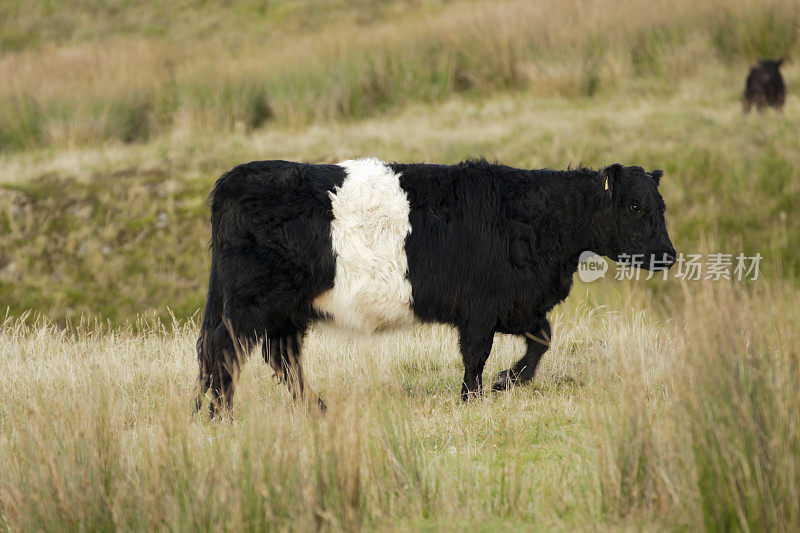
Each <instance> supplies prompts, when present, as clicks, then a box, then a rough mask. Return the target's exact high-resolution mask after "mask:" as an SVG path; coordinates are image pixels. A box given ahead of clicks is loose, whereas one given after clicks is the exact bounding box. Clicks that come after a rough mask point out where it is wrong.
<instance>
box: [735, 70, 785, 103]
mask: <svg viewBox="0 0 800 533" xmlns="http://www.w3.org/2000/svg"><path fill="white" fill-rule="evenodd" d="M782 63H783V59H778V60H774V59H761V60H759V62H758V64H757V65H754V66H753V67H752V68H751V69H750V73H749V74H748V75H747V83H746V84H745V87H744V95H743V97H742V107H743V109H744V112H745V113H747V112H749V111H750V108H751V107H752V106H753V105H755V106H756V109H758V111H759V112H763V111H765V110H766V108H767V107H774V108H776V109H778V110H780V109H782V108H783V103H784V102H785V101H786V84H785V83H784V82H783V75H781V71H780V67H781V64H782Z"/></svg>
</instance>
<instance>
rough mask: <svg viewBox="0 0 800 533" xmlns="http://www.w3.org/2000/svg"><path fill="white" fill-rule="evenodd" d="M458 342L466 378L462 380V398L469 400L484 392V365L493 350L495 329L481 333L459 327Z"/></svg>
mask: <svg viewBox="0 0 800 533" xmlns="http://www.w3.org/2000/svg"><path fill="white" fill-rule="evenodd" d="M458 336H459V339H458V342H459V345H460V346H461V358H462V359H463V361H464V380H463V381H462V382H461V399H462V400H463V401H468V400H471V399H473V398H477V397H478V396H480V395H481V394H483V367H484V365H485V364H486V360H487V359H488V358H489V352H491V351H492V341H493V340H494V331H491V332H485V331H482V332H480V333H478V332H476V331H471V330H470V329H469V328H465V327H464V328H459V330H458Z"/></svg>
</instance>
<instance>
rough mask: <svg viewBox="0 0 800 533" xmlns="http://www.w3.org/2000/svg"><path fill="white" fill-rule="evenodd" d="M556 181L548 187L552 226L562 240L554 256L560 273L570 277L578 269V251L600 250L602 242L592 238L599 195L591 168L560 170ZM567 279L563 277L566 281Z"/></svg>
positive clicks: (593, 236) (594, 236)
mask: <svg viewBox="0 0 800 533" xmlns="http://www.w3.org/2000/svg"><path fill="white" fill-rule="evenodd" d="M560 174H561V175H560V176H558V178H559V179H558V181H554V182H553V183H552V190H550V191H548V193H549V196H550V202H551V203H552V204H553V207H554V208H553V209H552V211H551V212H552V213H553V214H554V218H553V224H552V227H553V228H554V230H555V232H556V234H557V235H558V242H559V243H560V244H561V246H560V247H559V249H558V250H557V252H556V253H555V254H554V257H553V260H554V263H555V264H556V266H557V267H558V268H559V271H560V272H561V274H562V277H564V278H565V280H566V279H570V280H571V279H572V275H573V274H574V273H575V272H576V271H577V270H578V261H579V259H580V255H581V254H582V253H583V252H585V251H587V250H591V251H594V252H597V253H600V252H601V250H600V248H601V246H600V245H599V244H598V243H596V242H594V241H595V240H596V239H597V237H596V234H597V232H596V228H595V225H596V217H597V211H598V196H597V192H596V191H594V190H593V187H594V186H595V185H596V184H595V182H594V180H592V179H591V176H592V175H594V174H595V172H594V171H589V170H574V171H565V172H562V173H560ZM565 282H566V281H565Z"/></svg>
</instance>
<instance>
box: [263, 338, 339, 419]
mask: <svg viewBox="0 0 800 533" xmlns="http://www.w3.org/2000/svg"><path fill="white" fill-rule="evenodd" d="M303 337H304V335H303V332H302V331H298V330H292V331H290V332H288V333H287V332H285V331H284V332H283V333H281V334H277V333H276V334H273V333H272V332H271V331H267V336H266V337H265V338H264V343H263V344H262V347H261V350H262V353H263V355H264V361H266V362H267V363H268V364H269V366H270V367H272V370H273V371H274V372H275V375H276V376H277V377H278V380H279V381H280V382H282V383H285V384H286V387H287V388H288V389H289V392H290V393H291V394H292V398H294V399H295V400H297V399H301V400H309V401H311V402H312V403H314V404H316V405H317V406H318V407H319V408H320V409H321V410H322V411H325V409H326V406H325V403H324V402H323V401H322V400H321V399H320V398H319V397H318V396H317V395H316V393H315V392H314V391H313V390H311V388H310V387H308V386H307V385H306V383H305V378H304V376H303V360H302V351H303Z"/></svg>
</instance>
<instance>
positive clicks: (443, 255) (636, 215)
mask: <svg viewBox="0 0 800 533" xmlns="http://www.w3.org/2000/svg"><path fill="white" fill-rule="evenodd" d="M661 175H662V172H661V171H660V170H654V171H652V172H645V171H644V170H643V169H642V168H640V167H623V166H621V165H619V164H614V165H611V166H608V167H606V168H604V169H603V170H601V171H594V170H590V169H588V168H580V169H575V170H567V171H555V170H521V169H516V168H510V167H507V166H502V165H496V164H489V163H487V162H486V161H483V160H477V161H467V162H464V163H461V164H458V165H452V166H441V165H427V164H399V163H384V162H381V161H379V160H377V159H374V158H367V159H359V160H353V161H345V162H343V163H339V164H338V165H309V164H301V163H290V162H286V161H260V162H253V163H248V164H245V165H240V166H238V167H236V168H234V169H233V170H231V171H230V172H228V173H227V174H225V175H223V176H222V177H221V178H220V179H219V180H217V183H216V185H215V186H214V190H213V192H212V193H211V196H210V204H211V232H212V237H211V279H210V281H209V287H208V301H207V304H206V308H205V313H204V316H203V323H202V328H201V332H200V338H199V340H198V343H197V344H198V356H199V362H200V375H199V391H200V394H199V396H198V404H197V406H198V409H199V407H200V405H201V402H202V398H203V396H204V395H205V392H206V391H207V390H208V389H209V387H210V388H211V391H212V401H211V414H212V416H214V415H215V413H217V412H218V411H219V410H220V408H222V407H224V406H229V405H230V402H231V400H232V396H233V390H234V386H235V382H236V376H237V374H238V369H239V365H240V361H241V360H242V358H243V357H245V356H246V355H247V354H248V353H249V352H250V351H251V350H252V349H253V348H255V347H256V346H258V345H259V344H260V345H261V347H262V351H263V355H264V358H265V360H266V361H267V363H269V364H270V365H271V366H272V368H273V369H274V370H275V373H276V375H277V376H278V377H279V378H280V379H281V380H282V381H284V382H286V383H287V385H288V386H289V389H290V390H291V392H292V393H293V395H294V396H295V397H298V396H304V395H305V396H307V397H308V398H312V399H316V395H314V394H313V393H311V392H310V391H304V380H303V373H302V366H301V358H300V355H301V350H302V340H303V337H304V335H305V334H306V332H307V331H308V328H309V325H310V324H311V323H312V322H314V321H317V320H327V321H330V322H333V323H336V324H338V325H340V326H343V327H345V328H349V329H354V330H359V331H364V332H373V331H376V330H382V329H387V328H393V327H397V326H402V325H407V324H412V323H414V322H440V323H446V324H452V325H453V326H455V328H456V329H457V331H458V335H459V343H460V347H461V355H462V358H463V361H464V379H463V382H462V385H461V398H462V399H464V400H467V399H469V398H470V397H472V396H477V395H480V394H481V393H482V372H483V367H484V364H485V363H486V359H487V358H488V357H489V351H490V349H491V347H492V340H493V337H494V334H495V332H501V333H509V334H513V335H520V336H524V337H525V339H526V341H527V350H526V352H525V354H524V355H523V356H522V358H521V359H520V360H519V361H518V362H517V363H516V364H515V365H514V366H513V367H512V368H510V369H508V370H506V371H503V372H501V373H500V374H499V375H498V376H497V377H496V379H495V381H494V385H493V388H494V389H496V390H500V389H506V388H509V387H511V386H514V385H517V384H520V383H525V382H527V381H529V380H530V379H532V378H533V375H534V372H535V371H536V366H537V365H538V363H539V359H540V358H541V357H542V354H544V352H545V351H546V350H547V348H548V345H549V341H550V324H549V323H548V321H547V316H546V315H547V313H548V311H550V310H551V309H552V308H553V306H555V305H556V304H558V303H559V302H561V301H562V300H564V298H566V297H567V294H568V293H569V290H570V287H571V285H572V277H573V274H574V273H575V271H576V269H577V266H578V258H579V256H580V254H581V252H583V251H585V250H593V251H595V252H597V253H599V254H602V255H605V256H608V257H610V258H612V259H619V260H624V259H625V256H626V255H632V254H640V258H641V259H642V260H643V261H644V263H645V266H646V267H649V268H651V269H663V268H669V267H670V266H671V265H672V264H673V263H674V262H675V250H674V249H673V247H672V243H671V242H670V239H669V236H668V234H667V228H666V225H665V221H664V210H665V206H664V202H663V200H662V198H661V195H660V194H659V192H658V188H657V187H658V184H659V179H660V177H661ZM320 406H321V407H324V405H323V404H322V403H321V402H320Z"/></svg>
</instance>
